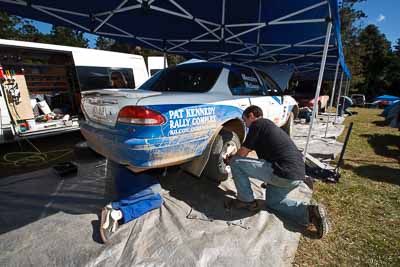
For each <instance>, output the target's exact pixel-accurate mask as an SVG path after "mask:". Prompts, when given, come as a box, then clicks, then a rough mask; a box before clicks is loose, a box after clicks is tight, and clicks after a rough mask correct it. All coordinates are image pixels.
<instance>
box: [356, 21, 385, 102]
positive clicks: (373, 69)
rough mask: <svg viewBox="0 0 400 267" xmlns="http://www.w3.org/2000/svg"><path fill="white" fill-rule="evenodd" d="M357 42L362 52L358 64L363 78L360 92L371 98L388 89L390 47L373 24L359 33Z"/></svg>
mask: <svg viewBox="0 0 400 267" xmlns="http://www.w3.org/2000/svg"><path fill="white" fill-rule="evenodd" d="M359 41H360V47H361V51H362V53H361V57H360V63H361V64H362V74H363V75H364V77H365V80H364V82H363V84H362V90H363V92H364V93H365V94H366V95H367V96H368V97H370V98H371V97H374V96H376V95H379V94H382V93H384V92H385V90H386V89H387V88H388V87H390V84H388V80H387V73H388V72H389V71H388V62H389V56H390V55H391V50H390V47H391V45H390V42H389V41H388V40H387V39H386V36H385V35H384V34H383V33H381V32H380V31H379V29H378V27H377V26H376V25H373V24H370V25H368V26H367V27H365V29H363V30H362V31H361V33H360V36H359Z"/></svg>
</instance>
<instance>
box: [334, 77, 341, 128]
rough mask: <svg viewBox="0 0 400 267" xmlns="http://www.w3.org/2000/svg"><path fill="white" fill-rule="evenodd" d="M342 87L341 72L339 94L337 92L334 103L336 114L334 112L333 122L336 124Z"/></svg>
mask: <svg viewBox="0 0 400 267" xmlns="http://www.w3.org/2000/svg"><path fill="white" fill-rule="evenodd" d="M342 85H343V72H342V75H341V76H340V86H339V92H338V96H337V101H336V112H335V120H334V122H336V120H337V115H338V111H339V102H340V95H341V93H342Z"/></svg>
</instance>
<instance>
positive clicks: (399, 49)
mask: <svg viewBox="0 0 400 267" xmlns="http://www.w3.org/2000/svg"><path fill="white" fill-rule="evenodd" d="M393 53H394V54H395V55H396V56H397V57H399V59H400V38H399V39H397V42H396V44H395V45H394V51H393Z"/></svg>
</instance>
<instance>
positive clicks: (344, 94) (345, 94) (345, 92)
mask: <svg viewBox="0 0 400 267" xmlns="http://www.w3.org/2000/svg"><path fill="white" fill-rule="evenodd" d="M349 81H350V80H349V79H346V86H345V87H344V93H343V96H347V88H348V86H349V84H350V83H349ZM340 109H341V111H340V114H342V115H343V116H344V114H343V111H344V99H343V104H342V106H341V107H340Z"/></svg>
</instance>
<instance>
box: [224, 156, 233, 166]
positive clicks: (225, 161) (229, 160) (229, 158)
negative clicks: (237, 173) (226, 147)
mask: <svg viewBox="0 0 400 267" xmlns="http://www.w3.org/2000/svg"><path fill="white" fill-rule="evenodd" d="M223 159H224V163H225V164H226V165H229V164H230V163H231V159H232V155H226V156H225V157H224V158H223Z"/></svg>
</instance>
